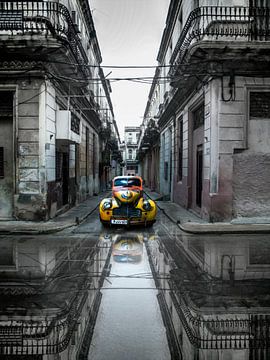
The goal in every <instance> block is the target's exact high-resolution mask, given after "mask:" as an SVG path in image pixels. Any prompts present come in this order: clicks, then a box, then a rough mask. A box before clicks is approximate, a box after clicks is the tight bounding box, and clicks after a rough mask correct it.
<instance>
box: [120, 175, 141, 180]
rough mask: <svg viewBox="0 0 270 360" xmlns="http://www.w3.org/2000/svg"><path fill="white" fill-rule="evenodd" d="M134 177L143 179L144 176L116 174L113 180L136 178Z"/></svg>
mask: <svg viewBox="0 0 270 360" xmlns="http://www.w3.org/2000/svg"><path fill="white" fill-rule="evenodd" d="M134 178H137V179H140V180H142V178H141V177H140V176H138V175H127V176H125V175H123V176H116V177H115V178H113V180H117V179H134Z"/></svg>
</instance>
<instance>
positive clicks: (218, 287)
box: [0, 211, 270, 360]
mask: <svg viewBox="0 0 270 360" xmlns="http://www.w3.org/2000/svg"><path fill="white" fill-rule="evenodd" d="M0 248H1V252H0V264H1V265H0V271H1V283H0V294H1V303H0V358H1V359H2V358H3V359H17V358H18V359H19V358H26V359H46V360H51V359H70V360H73V359H88V360H90V359H134V360H136V359H144V360H150V359H160V360H167V359H184V360H194V359H197V360H200V359H202V360H206V359H207V360H208V359H213V360H214V359H219V360H220V359H221V360H229V359H235V360H238V359H241V360H242V359H243V360H244V359H247V360H250V359H258V360H261V359H265V360H267V359H269V358H270V353H269V348H270V331H269V330H270V329H269V327H270V312H269V309H270V260H269V259H270V245H269V234H260V235H259V234H258V235H256V234H253V235H252V234H230V235H225V234H224V235H222V234H219V235H216V234H211V235H210V234H208V235H207V234H205V235H195V234H188V233H184V232H182V231H181V230H180V229H179V227H178V226H177V225H175V224H174V223H172V222H171V220H169V219H168V218H167V217H166V216H165V215H164V214H163V213H162V212H159V214H158V219H157V223H156V224H155V225H154V226H153V228H146V229H145V228H143V227H138V228H130V229H126V228H123V227H114V228H104V227H103V226H102V225H101V224H100V222H99V219H98V213H97V211H96V212H95V213H93V214H92V215H91V216H90V217H88V218H87V219H86V221H85V222H83V223H81V224H80V225H79V226H76V227H73V228H71V229H67V230H64V231H62V232H59V233H56V234H53V235H16V236H15V235H12V236H11V235H1V237H0ZM22 355H24V356H25V357H22ZM59 356H60V357H59Z"/></svg>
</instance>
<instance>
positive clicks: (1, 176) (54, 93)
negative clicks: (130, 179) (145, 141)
mask: <svg viewBox="0 0 270 360" xmlns="http://www.w3.org/2000/svg"><path fill="white" fill-rule="evenodd" d="M0 12H1V21H0V44H1V48H2V49H3V50H2V51H1V55H0V91H1V93H0V118H1V119H0V130H1V131H0V134H1V135H0V192H1V194H0V195H1V196H0V199H1V200H0V219H12V218H13V219H14V218H15V219H21V220H47V219H49V218H52V217H54V216H56V215H57V214H58V213H59V212H63V211H65V210H66V209H68V208H70V207H72V206H74V205H76V204H77V203H78V202H80V201H83V200H84V199H86V198H87V197H88V196H91V195H93V194H95V193H97V192H98V191H99V190H100V187H101V179H103V178H105V175H104V171H105V165H104V161H103V160H104V159H102V157H101V154H102V151H103V150H104V147H106V144H107V142H108V141H109V140H108V139H109V138H110V134H109V135H107V137H105V138H102V137H101V136H100V134H101V133H102V132H103V130H104V129H107V124H108V123H111V122H112V124H113V126H112V127H113V128H115V126H116V124H115V121H114V114H113V110H112V106H111V102H110V85H109V83H108V81H107V80H105V78H104V74H103V72H102V71H101V68H100V64H101V62H102V57H101V52H100V49H99V44H98V40H97V37H96V33H95V28H94V24H93V20H92V16H91V12H90V8H89V4H88V1H79V2H78V1H59V2H57V3H56V2H49V1H44V2H41V1H32V2H20V1H16V2H10V1H2V2H1V7H0ZM116 128H117V127H116ZM114 132H116V133H117V130H116V131H115V130H114ZM113 138H115V136H114V135H113ZM115 139H116V140H117V141H118V139H117V137H116V138H115ZM104 143H105V144H104ZM110 146H111V148H116V152H117V151H118V144H116V145H115V144H113V143H111V145H110ZM106 165H107V164H106Z"/></svg>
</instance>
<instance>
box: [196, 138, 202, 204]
mask: <svg viewBox="0 0 270 360" xmlns="http://www.w3.org/2000/svg"><path fill="white" fill-rule="evenodd" d="M196 157H197V159H196V165H197V166H196V205H197V206H198V207H201V206H202V188H203V146H202V145H199V146H197V156H196Z"/></svg>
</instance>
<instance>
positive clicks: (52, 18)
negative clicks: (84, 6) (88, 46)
mask: <svg viewBox="0 0 270 360" xmlns="http://www.w3.org/2000/svg"><path fill="white" fill-rule="evenodd" d="M5 33H7V34H11V35H20V34H21V35H40V36H46V37H48V36H52V37H54V38H56V39H58V40H60V41H63V42H67V43H68V44H69V46H70V47H71V49H72V52H73V54H74V55H75V56H76V58H77V61H78V63H79V64H86V63H87V62H88V60H87V56H86V53H85V51H84V48H83V46H82V43H81V40H80V38H79V37H78V34H77V31H76V26H75V24H74V23H73V22H72V19H71V16H70V14H69V11H68V9H67V8H66V7H65V6H64V5H62V4H60V3H56V2H50V1H1V2H0V34H5Z"/></svg>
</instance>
